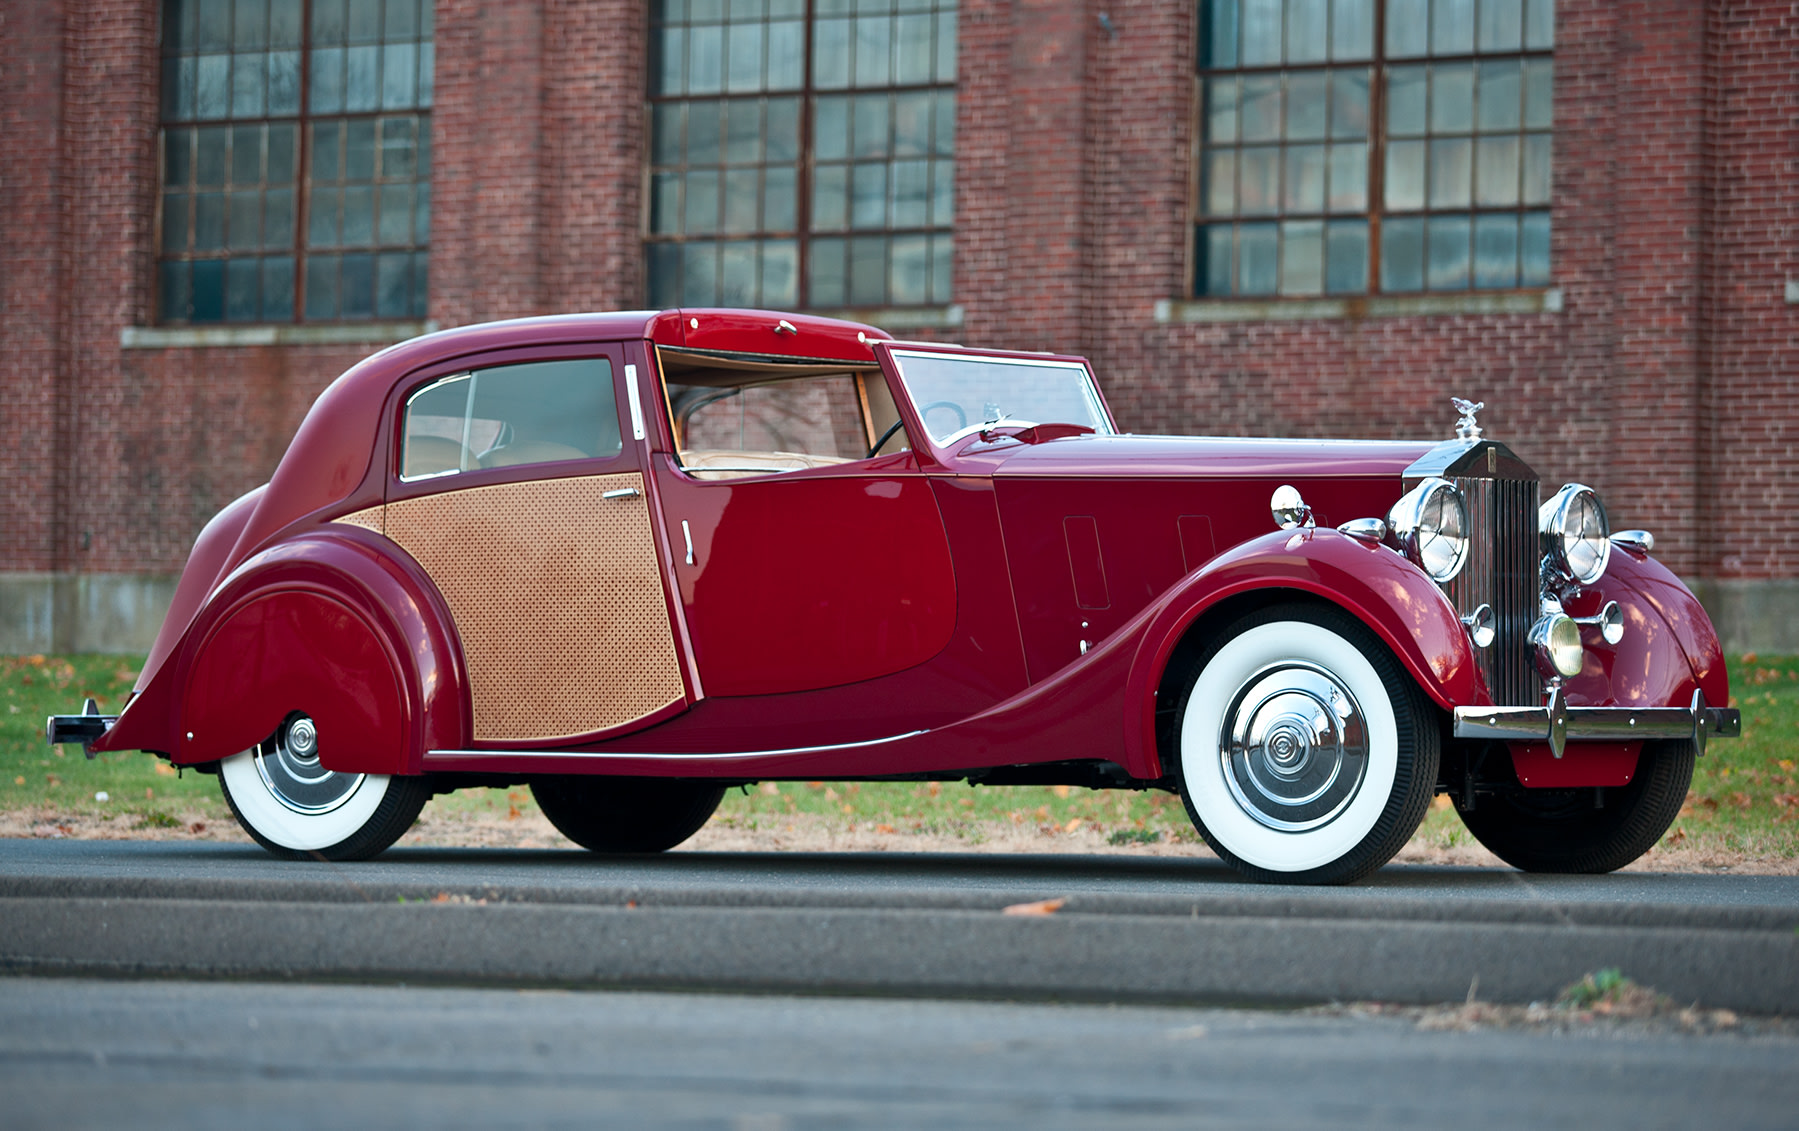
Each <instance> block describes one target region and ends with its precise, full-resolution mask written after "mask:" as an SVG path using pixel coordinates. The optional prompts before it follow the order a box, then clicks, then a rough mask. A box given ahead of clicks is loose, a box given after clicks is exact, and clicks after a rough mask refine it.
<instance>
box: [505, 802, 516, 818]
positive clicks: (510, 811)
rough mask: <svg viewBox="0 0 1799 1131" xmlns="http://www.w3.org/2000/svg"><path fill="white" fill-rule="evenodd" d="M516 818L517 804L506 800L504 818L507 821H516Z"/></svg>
mask: <svg viewBox="0 0 1799 1131" xmlns="http://www.w3.org/2000/svg"><path fill="white" fill-rule="evenodd" d="M518 818H519V811H518V806H517V805H514V804H512V803H511V802H507V804H506V819H507V820H508V821H516V820H518Z"/></svg>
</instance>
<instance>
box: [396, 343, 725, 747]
mask: <svg viewBox="0 0 1799 1131" xmlns="http://www.w3.org/2000/svg"><path fill="white" fill-rule="evenodd" d="M625 379H626V371H625V366H624V355H623V352H622V350H620V349H619V347H617V346H586V347H578V348H567V349H563V350H561V351H560V352H559V353H556V354H551V355H544V354H541V353H540V354H537V355H535V356H532V355H527V356H518V355H517V354H516V353H514V354H510V355H506V356H501V357H493V358H488V359H484V360H483V359H477V360H474V361H471V362H469V363H468V364H465V365H461V366H458V367H456V368H454V369H452V370H450V371H449V372H444V373H438V374H435V375H427V376H425V377H424V378H422V379H421V380H420V381H419V382H418V383H416V384H414V385H412V386H410V387H409V388H408V389H407V390H406V391H405V392H404V394H403V396H402V400H401V403H400V405H399V407H398V412H397V416H396V420H395V428H396V433H395V459H394V461H393V462H394V466H393V467H392V468H391V469H390V476H389V486H388V493H387V501H386V504H385V506H384V507H383V508H381V510H382V512H383V513H382V514H381V515H380V527H379V528H380V530H381V532H382V533H384V534H385V535H386V536H387V537H388V538H390V539H392V540H393V541H394V542H396V543H397V544H399V546H400V547H401V548H403V549H404V550H405V551H406V552H407V553H408V554H410V555H411V556H412V557H413V558H414V559H415V560H416V561H417V562H418V563H419V565H420V567H421V568H422V569H423V570H424V571H425V573H426V574H428V575H429V576H430V578H431V580H432V582H433V583H434V584H435V585H436V586H437V589H438V591H439V592H440V593H441V594H442V595H443V598H444V601H445V603H446V604H447V605H448V607H449V609H450V612H451V615H452V617H453V618H454V621H455V627H456V632H457V634H458V635H459V636H460V638H461V643H462V649H463V653H464V658H465V662H466V667H467V672H468V684H469V692H470V698H471V707H472V713H473V720H474V738H475V740H476V742H477V743H480V744H495V745H499V746H502V747H503V746H505V745H508V744H511V745H514V746H526V747H542V746H545V745H556V744H566V743H571V742H574V741H576V740H579V739H582V738H592V737H596V736H607V735H612V734H618V733H623V732H626V731H629V730H631V729H634V728H637V727H641V726H644V725H648V724H649V723H651V722H654V721H658V720H660V719H662V718H666V717H668V716H669V715H671V714H674V713H677V712H679V711H680V710H682V709H684V708H685V707H686V705H687V704H688V702H689V701H690V700H689V695H688V691H687V685H686V681H685V680H684V678H683V673H682V666H681V663H680V661H679V658H678V653H677V651H676V646H675V639H674V634H673V631H672V629H671V625H670V620H669V617H670V604H669V600H668V594H667V590H666V587H665V585H664V581H663V578H664V576H665V573H664V570H663V568H662V563H661V561H660V559H659V556H658V554H657V550H656V542H655V538H654V533H653V531H652V528H651V523H650V514H649V508H648V497H647V492H646V490H645V485H644V474H643V468H642V466H641V459H640V446H639V445H637V444H635V443H630V442H626V438H628V437H630V436H631V435H632V432H631V429H630V427H629V425H628V424H627V425H626V426H625V427H624V428H622V429H621V426H620V425H621V420H620V404H621V403H623V402H625V400H626V398H624V397H623V396H621V393H622V391H623V390H624V389H625V387H626V386H625V384H624V382H625Z"/></svg>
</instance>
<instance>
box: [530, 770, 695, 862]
mask: <svg viewBox="0 0 1799 1131" xmlns="http://www.w3.org/2000/svg"><path fill="white" fill-rule="evenodd" d="M531 796H533V797H535V798H537V804H538V807H539V808H541V809H542V810H543V815H544V816H546V817H548V818H549V819H550V824H552V825H555V826H556V831H557V832H559V833H561V834H562V835H563V836H565V837H567V838H568V839H570V840H572V841H574V842H575V843H576V844H578V845H580V846H581V847H582V848H585V849H588V850H590V851H592V852H662V851H665V850H667V849H670V848H673V847H674V846H675V845H677V844H680V843H681V842H682V841H684V840H686V839H687V838H688V837H690V836H692V835H693V834H694V833H697V832H699V831H700V826H702V825H704V824H705V823H706V822H707V821H709V820H711V819H712V812H713V810H715V809H717V808H718V803H719V802H720V801H722V800H723V799H724V796H725V787H724V786H722V785H712V784H710V783H708V782H704V781H681V780H678V779H668V778H623V777H600V776H589V775H572V774H571V775H566V776H561V777H543V778H536V779H534V780H533V781H532V782H531Z"/></svg>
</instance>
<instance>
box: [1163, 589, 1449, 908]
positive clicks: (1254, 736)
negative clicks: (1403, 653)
mask: <svg viewBox="0 0 1799 1131" xmlns="http://www.w3.org/2000/svg"><path fill="white" fill-rule="evenodd" d="M1187 679H1188V680H1189V681H1190V682H1189V683H1188V684H1187V686H1186V687H1185V689H1184V691H1183V693H1182V695H1181V698H1180V707H1179V715H1178V717H1177V719H1178V721H1177V722H1176V724H1175V739H1176V742H1177V744H1178V750H1179V758H1180V770H1181V796H1182V799H1183V800H1184V801H1185V802H1186V804H1187V813H1188V815H1189V816H1190V817H1191V818H1192V819H1193V824H1194V826H1195V827H1196V828H1198V830H1199V832H1200V835H1202V836H1203V837H1205V838H1206V841H1207V842H1208V843H1209V844H1211V846H1212V848H1213V849H1214V850H1215V851H1216V852H1217V853H1218V855H1219V856H1221V857H1222V858H1223V859H1224V860H1225V861H1226V862H1227V863H1229V864H1231V865H1232V866H1233V867H1235V868H1236V869H1237V870H1239V871H1241V872H1243V873H1245V874H1246V875H1249V876H1251V877H1253V878H1255V879H1257V880H1262V881H1265V882H1274V883H1307V884H1344V883H1351V882H1353V881H1355V880H1359V879H1361V878H1362V877H1364V876H1366V875H1368V874H1369V873H1371V872H1373V871H1374V870H1375V869H1377V868H1379V867H1380V866H1381V865H1383V864H1385V863H1386V862H1387V861H1388V860H1391V859H1392V858H1393V855H1394V854H1395V853H1397V852H1398V851H1399V850H1400V849H1401V848H1402V847H1404V846H1405V843H1406V841H1407V840H1409V839H1410V838H1411V835H1412V833H1414V832H1415V831H1417V828H1418V824H1419V822H1421V821H1422V820H1423V819H1424V813H1425V810H1426V809H1427V808H1428V807H1429V804H1430V798H1431V794H1432V792H1433V791H1434V790H1435V788H1436V781H1437V760H1438V745H1439V737H1438V728H1437V720H1436V719H1435V718H1434V717H1433V713H1432V712H1433V708H1432V705H1431V703H1430V701H1429V700H1428V699H1426V698H1425V696H1424V693H1423V692H1422V691H1421V690H1420V689H1419V688H1418V686H1417V684H1416V683H1414V682H1413V681H1412V679H1411V677H1410V676H1409V675H1407V674H1406V672H1405V670H1404V669H1403V668H1401V667H1400V665H1399V662H1398V660H1396V659H1395V658H1394V657H1393V655H1392V653H1391V652H1389V651H1388V650H1387V648H1386V646H1385V645H1384V644H1382V643H1381V642H1380V640H1379V639H1377V638H1376V637H1375V636H1374V634H1373V633H1371V632H1369V631H1368V629H1367V628H1365V627H1364V626H1363V625H1362V624H1361V622H1360V621H1358V620H1356V619H1355V618H1353V617H1351V616H1350V615H1349V614H1347V613H1344V612H1342V611H1340V610H1337V609H1334V608H1330V607H1325V606H1317V605H1281V606H1275V607H1272V608H1268V609H1263V610H1261V611H1259V612H1256V613H1252V614H1250V615H1249V616H1247V617H1244V618H1243V619H1242V620H1239V621H1238V622H1237V623H1236V624H1234V625H1232V626H1231V627H1230V628H1229V629H1227V630H1226V631H1225V632H1224V633H1223V634H1221V635H1220V636H1219V637H1218V640H1217V642H1216V643H1215V644H1212V645H1210V646H1208V648H1207V649H1206V650H1205V651H1203V652H1202V653H1201V654H1200V656H1199V658H1198V659H1197V661H1196V662H1195V663H1194V665H1193V666H1192V668H1191V669H1190V674H1189V675H1188V676H1187Z"/></svg>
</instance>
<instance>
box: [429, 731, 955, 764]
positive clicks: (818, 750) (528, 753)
mask: <svg viewBox="0 0 1799 1131" xmlns="http://www.w3.org/2000/svg"><path fill="white" fill-rule="evenodd" d="M929 733H930V732H929V731H928V730H909V731H907V732H906V733H904V734H894V735H889V736H888V737H886V738H870V739H867V740H865V741H863V742H840V743H837V744H835V745H832V746H790V747H788V748H786V749H784V750H741V751H734V752H732V753H728V754H630V753H621V752H619V751H614V750H597V751H591V752H582V751H579V750H432V751H428V752H427V753H426V754H425V757H427V758H442V759H473V758H501V757H504V758H605V759H609V760H611V761H645V760H648V761H656V762H730V761H737V762H741V761H748V760H749V759H752V758H778V757H784V756H786V755H789V754H825V753H829V752H830V751H833V750H859V749H862V748H864V747H868V746H881V745H884V744H886V743H889V742H898V741H900V740H901V739H905V738H917V737H918V736H919V735H921V734H929Z"/></svg>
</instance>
